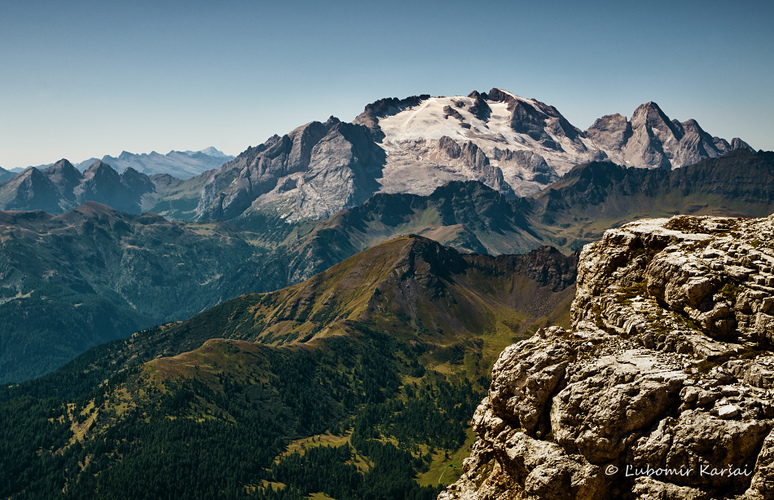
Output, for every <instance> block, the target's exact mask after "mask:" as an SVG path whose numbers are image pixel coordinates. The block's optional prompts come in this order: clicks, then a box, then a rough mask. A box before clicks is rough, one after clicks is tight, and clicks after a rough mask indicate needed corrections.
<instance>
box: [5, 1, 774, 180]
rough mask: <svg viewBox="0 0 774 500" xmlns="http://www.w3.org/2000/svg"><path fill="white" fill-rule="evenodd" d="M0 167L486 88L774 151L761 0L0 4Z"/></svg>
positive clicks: (242, 143)
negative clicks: (684, 127)
mask: <svg viewBox="0 0 774 500" xmlns="http://www.w3.org/2000/svg"><path fill="white" fill-rule="evenodd" d="M0 12H2V14H1V15H0V96H1V97H0V166H1V167H4V168H14V167H26V166H29V165H40V164H47V163H53V162H55V161H57V160H59V159H61V158H67V159H69V160H70V161H72V162H73V163H77V162H80V161H83V160H86V159H88V158H90V157H102V156H103V155H113V156H117V155H118V154H119V153H120V152H121V151H130V152H133V153H149V152H151V151H157V152H160V153H166V152H169V151H170V150H200V149H204V148H206V147H209V146H214V147H216V148H218V149H220V150H222V151H224V152H226V153H228V154H232V155H236V154H238V153H240V152H242V151H244V150H245V149H247V147H249V146H254V145H257V144H260V143H262V142H264V141H265V140H266V139H268V138H269V137H270V136H271V135H273V134H279V135H282V134H284V133H287V132H289V131H290V130H292V129H294V128H296V127H297V126H300V125H303V124H305V123H308V122H310V121H313V120H319V121H324V120H326V119H327V118H328V117H329V116H331V115H333V116H336V117H338V118H340V119H342V120H345V121H351V120H352V119H354V118H355V116H357V115H358V114H359V113H360V112H362V110H363V108H364V107H365V105H366V104H368V103H370V102H373V101H375V100H377V99H380V98H384V97H401V98H402V97H407V96H410V95H416V94H431V95H447V96H448V95H467V94H469V93H470V92H471V91H473V90H479V91H482V92H483V91H488V90H489V89H491V88H492V87H499V88H502V89H505V90H508V91H511V92H513V93H515V94H518V95H520V96H523V97H528V98H535V99H538V100H539V101H542V102H545V103H547V104H550V105H553V106H554V107H556V108H557V109H558V110H559V112H561V113H562V114H563V115H564V116H565V117H566V118H567V119H568V120H569V121H570V122H571V123H572V124H573V125H575V126H577V127H579V128H580V129H586V128H588V127H589V126H590V125H591V124H592V123H593V122H594V120H595V119H596V118H598V117H600V116H603V115H606V114H612V113H620V114H622V115H625V116H627V117H631V115H632V112H633V111H634V109H635V108H636V107H637V106H638V105H640V104H642V103H645V102H648V101H655V102H656V103H658V104H659V106H660V107H661V108H662V110H663V111H664V112H665V113H666V114H667V115H668V116H669V117H670V118H673V119H674V118H676V119H678V120H680V121H685V120H687V119H689V118H694V119H696V120H697V121H698V122H699V124H700V125H701V126H702V128H703V129H704V130H705V131H707V132H708V133H710V134H711V135H715V136H719V137H723V138H726V139H729V140H730V139H731V138H733V137H741V138H742V139H744V140H745V141H747V142H748V143H749V144H750V145H751V146H752V147H753V148H755V149H764V150H774V118H773V117H774V83H772V82H774V29H772V28H771V26H770V23H771V20H772V19H774V2H770V1H745V0H741V1H739V2H734V3H729V2H719V1H714V0H704V1H693V0H685V1H682V0H670V1H669V2H666V1H660V0H651V1H649V2H622V1H620V0H615V1H587V2H578V1H577V0H576V1H573V2H569V1H553V2H552V1H539V2H538V1H534V0H533V1H530V2H522V1H518V0H514V1H490V2H486V3H479V4H473V3H472V2H469V1H465V2H460V1H455V0H447V1H426V2H421V1H411V2H409V1H402V0H397V1H390V2H384V1H379V2H373V1H368V0H357V1H349V0H346V1H336V0H328V1H311V0H282V1H271V2H269V1H263V0H252V1H248V0H220V1H218V2H215V1H197V0H189V1H185V2H183V1H165V0H154V1H131V0H126V1H124V2H105V1H94V2H91V1H78V0H71V1H61V0H57V1H47V0H37V1H34V2H30V1H29V0H22V1H17V0H0Z"/></svg>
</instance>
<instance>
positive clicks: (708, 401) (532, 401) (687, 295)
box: [439, 216, 774, 500]
mask: <svg viewBox="0 0 774 500" xmlns="http://www.w3.org/2000/svg"><path fill="white" fill-rule="evenodd" d="M571 316H572V321H573V328H572V329H570V330H564V329H562V328H559V327H548V328H544V329H541V330H540V331H538V332H537V333H536V334H535V335H534V336H533V337H532V338H530V339H528V340H525V341H522V342H520V343H518V344H514V345H511V346H509V347H508V348H506V349H505V350H504V351H503V353H502V354H501V355H500V358H499V359H498V361H497V362H496V364H495V366H494V368H493V370H492V384H491V387H490V389H489V394H488V396H487V397H486V398H485V399H484V400H483V401H482V403H481V405H480V406H479V407H478V409H477V410H476V413H475V415H474V416H473V426H474V429H475V431H476V433H477V436H478V440H477V442H476V444H475V445H474V447H473V450H472V452H471V456H470V457H468V458H467V459H466V460H465V462H464V465H463V475H462V477H461V478H460V479H459V480H458V481H457V482H456V483H455V484H453V485H451V486H449V488H447V490H446V491H444V492H442V493H441V495H440V496H439V499H441V500H449V499H482V500H483V499H487V500H490V499H491V500H495V499H610V498H622V499H686V498H690V499H715V498H733V499H737V500H742V499H745V500H753V499H774V400H773V399H772V395H773V394H772V391H773V390H774V347H772V340H774V216H772V217H769V218H766V219H733V218H716V217H689V216H678V217H673V218H671V219H654V220H644V221H639V222H636V223H632V224H628V225H625V226H623V227H621V228H618V229H612V230H610V231H607V232H606V233H605V235H604V237H603V238H602V240H600V241H598V242H596V243H592V244H590V245H587V246H586V247H585V248H584V250H583V252H582V254H581V257H580V263H579V266H578V283H577V292H576V297H575V301H574V302H573V306H572V311H571Z"/></svg>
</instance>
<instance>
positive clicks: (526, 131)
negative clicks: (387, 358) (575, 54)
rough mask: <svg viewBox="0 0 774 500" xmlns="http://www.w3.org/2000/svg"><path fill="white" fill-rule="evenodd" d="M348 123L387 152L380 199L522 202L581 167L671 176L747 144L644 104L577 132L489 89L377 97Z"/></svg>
mask: <svg viewBox="0 0 774 500" xmlns="http://www.w3.org/2000/svg"><path fill="white" fill-rule="evenodd" d="M354 122H355V123H359V124H362V125H366V126H368V127H369V128H371V129H372V130H374V131H375V132H376V134H375V135H376V136H377V137H378V138H379V140H378V143H379V145H380V146H381V147H382V148H383V149H384V150H385V152H386V153H387V162H386V164H385V166H384V169H383V174H384V175H383V177H382V179H381V181H380V182H381V186H382V188H381V191H384V192H412V193H417V194H427V193H429V192H431V191H432V190H433V189H434V188H435V187H437V186H438V185H440V184H443V183H444V182H448V181H451V180H462V179H466V180H470V179H475V180H481V181H483V182H484V183H485V184H487V185H489V186H490V187H493V188H495V189H498V190H500V191H503V192H507V191H509V190H513V192H515V193H517V194H520V195H526V194H531V193H534V192H537V191H539V190H540V189H542V188H543V187H545V186H546V185H548V184H549V183H550V182H553V181H555V180H556V179H558V178H559V177H560V176H561V175H563V174H564V173H566V172H567V171H569V170H570V169H571V168H572V167H573V166H575V165H578V164H581V163H586V162H589V161H594V160H603V159H610V160H612V161H614V162H616V163H619V164H621V165H626V166H634V167H643V168H656V167H660V168H665V169H671V168H676V167H681V166H684V165H690V164H693V163H696V162H697V161H699V160H702V159H704V158H715V157H718V156H720V155H722V154H724V153H727V152H728V151H731V150H733V149H738V148H740V147H749V146H747V145H746V144H745V143H744V142H742V141H741V140H739V139H735V140H734V141H732V143H731V144H729V143H728V142H727V141H725V140H723V139H719V138H717V137H711V136H710V135H709V134H707V133H706V132H704V131H703V130H702V129H701V127H699V124H698V123H696V121H695V120H688V121H686V122H682V123H680V122H678V121H677V120H670V119H669V118H668V117H667V116H666V115H665V114H664V113H663V111H661V109H660V108H659V107H658V105H657V104H656V103H653V102H649V103H647V104H643V105H642V106H640V107H638V108H637V109H636V110H635V111H634V114H633V115H632V119H631V120H627V119H626V118H625V117H624V116H621V115H618V114H616V115H609V116H604V117H602V118H600V119H598V120H597V121H596V122H595V123H594V125H592V126H591V127H590V128H589V129H588V130H586V131H581V130H579V129H578V128H577V127H575V126H573V125H572V124H570V123H569V122H568V121H567V119H565V118H564V117H563V116H562V115H561V113H559V111H557V109H556V108H554V107H553V106H549V105H547V104H544V103H542V102H540V101H537V100H535V99H525V98H523V97H519V96H517V95H514V94H512V93H510V92H507V91H504V90H501V89H496V88H495V89H492V90H491V91H490V92H489V93H483V94H480V93H478V92H475V91H474V92H472V93H471V94H470V95H468V96H454V97H430V96H419V97H414V98H409V99H404V100H397V99H385V100H382V101H377V102H375V103H373V104H370V105H368V106H367V107H366V110H365V111H364V112H363V113H362V114H361V115H360V116H358V117H357V118H356V119H355V120H354ZM466 152H467V154H466ZM503 181H504V182H503Z"/></svg>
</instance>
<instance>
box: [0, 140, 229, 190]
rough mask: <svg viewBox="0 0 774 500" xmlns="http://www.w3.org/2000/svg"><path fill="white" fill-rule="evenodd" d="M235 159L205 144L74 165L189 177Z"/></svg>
mask: <svg viewBox="0 0 774 500" xmlns="http://www.w3.org/2000/svg"><path fill="white" fill-rule="evenodd" d="M233 159H234V157H233V156H231V155H227V154H225V153H223V152H222V151H218V150H217V149H215V148H213V147H209V148H205V149H202V150H201V151H170V152H169V153H167V154H161V153H157V152H156V151H152V152H151V153H140V154H137V153H130V152H128V151H122V152H121V154H120V155H118V157H115V156H110V155H105V156H103V157H102V158H89V159H88V160H84V161H82V162H80V163H77V164H75V168H77V169H78V170H80V171H81V172H83V171H84V170H86V169H88V168H89V167H90V166H91V165H92V164H93V163H94V162H95V161H101V162H103V163H107V164H109V165H111V166H112V167H113V168H115V169H116V170H117V171H118V172H123V171H124V170H126V169H127V168H133V169H134V170H137V171H138V172H141V173H143V174H146V175H153V174H167V175H171V176H173V177H177V178H178V179H188V178H189V177H194V176H196V175H199V174H201V173H204V172H206V171H207V170H212V169H214V168H218V167H220V166H221V165H223V164H224V163H225V162H227V161H229V160H233ZM52 165H54V164H53V163H50V164H46V165H36V166H35V167H26V168H14V169H11V170H10V172H11V175H15V174H17V173H20V172H23V171H25V170H27V169H28V168H37V169H38V170H43V169H45V168H48V167H50V166H52ZM4 172H9V171H7V170H2V169H0V182H2V181H3V180H4V174H3V173H4Z"/></svg>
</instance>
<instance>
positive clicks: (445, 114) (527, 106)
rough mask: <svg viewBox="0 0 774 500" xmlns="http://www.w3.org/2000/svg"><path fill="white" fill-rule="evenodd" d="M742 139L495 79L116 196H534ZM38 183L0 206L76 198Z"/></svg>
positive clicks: (139, 163) (369, 111)
mask: <svg viewBox="0 0 774 500" xmlns="http://www.w3.org/2000/svg"><path fill="white" fill-rule="evenodd" d="M739 149H745V150H749V149H750V147H749V146H748V145H747V144H746V143H745V142H744V141H742V140H740V139H733V140H731V141H730V142H729V141H726V140H724V139H720V138H718V137H712V136H710V135H709V134H707V133H706V132H705V131H704V130H703V129H702V128H701V127H700V126H699V125H698V123H697V122H696V121H695V120H687V121H684V122H679V121H677V120H670V119H669V118H668V117H667V116H666V114H664V112H663V111H662V110H661V109H660V108H659V107H658V105H657V104H655V103H653V102H649V103H647V104H643V105H642V106H640V107H638V108H637V109H636V110H635V111H634V113H633V114H632V117H631V119H627V118H625V117H624V116H621V115H608V116H604V117H602V118H600V119H598V120H597V121H596V122H595V123H594V124H593V125H592V126H591V127H590V128H589V129H588V130H585V131H582V130H580V129H578V128H577V127H575V126H573V125H571V124H570V123H569V122H568V121H567V120H566V119H565V118H564V117H563V116H562V115H561V114H560V113H559V111H558V110H556V108H554V107H552V106H549V105H547V104H544V103H541V102H539V101H537V100H534V99H525V98H522V97H518V96H516V95H514V94H512V93H510V92H507V91H504V90H500V89H496V88H495V89H492V90H490V91H489V92H488V93H479V92H476V91H474V92H472V93H471V94H470V95H468V96H455V97H430V96H427V95H422V96H414V97H409V98H406V99H397V98H391V99H382V100H379V101H376V102H374V103H372V104H369V105H367V106H366V107H365V110H364V111H363V113H361V114H360V115H359V116H358V117H356V118H355V119H354V120H353V122H352V123H346V122H342V121H340V120H338V119H336V118H334V117H331V118H330V119H328V120H327V121H326V122H311V123H308V124H306V125H302V126H300V127H298V128H296V129H295V130H293V131H291V132H289V133H288V134H286V135H283V136H282V137H280V136H277V135H275V136H273V137H271V138H270V139H269V140H268V141H266V142H265V143H263V144H261V145H259V146H256V147H250V148H248V149H247V150H245V151H244V152H243V153H241V154H240V155H239V156H237V157H236V158H234V159H233V160H231V161H228V162H225V163H223V160H224V159H225V157H223V156H222V155H220V156H215V157H213V158H214V159H215V160H214V161H216V162H218V161H219V162H221V164H222V166H219V168H216V169H212V170H208V171H206V172H203V173H201V174H199V175H196V176H194V177H191V178H187V179H184V180H183V179H180V178H174V175H169V174H173V172H177V170H174V169H175V168H177V167H174V165H172V166H168V167H164V168H166V169H167V171H166V174H167V175H166V176H163V177H161V178H159V177H154V176H150V177H148V176H145V177H139V176H136V175H134V177H137V178H138V181H137V182H136V184H137V186H135V187H136V188H139V189H140V190H141V192H139V191H137V192H134V193H133V195H132V202H131V207H127V206H126V205H122V206H121V207H118V206H114V208H117V209H120V210H126V209H127V208H131V209H132V210H129V211H130V212H133V213H141V212H147V211H152V212H155V213H159V214H160V215H163V216H165V217H167V218H171V219H177V220H189V221H193V220H212V219H221V220H232V219H235V218H237V217H250V216H252V215H254V214H256V213H258V214H260V216H262V217H273V218H280V219H282V220H285V221H290V222H295V221H302V220H318V219H325V218H328V217H331V216H332V215H334V214H335V213H337V212H339V211H341V210H343V209H347V208H352V207H355V206H358V205H360V204H362V203H363V202H365V201H366V200H367V199H369V198H370V197H371V196H373V195H374V194H377V193H386V194H418V195H429V194H430V193H432V192H433V191H434V190H435V189H436V188H438V187H440V186H442V185H444V184H446V183H448V182H451V181H478V182H482V183H483V184H485V185H487V186H489V187H491V188H492V189H495V190H497V191H499V192H501V193H503V194H504V195H506V196H508V197H514V196H516V195H519V196H527V195H532V194H535V193H537V192H538V191H540V190H542V189H544V188H545V187H547V186H548V185H549V184H550V183H552V182H555V181H557V180H558V179H559V178H560V177H561V176H562V175H564V174H565V173H567V172H568V171H569V170H570V169H571V168H572V167H574V166H576V165H579V164H583V163H588V162H591V161H612V162H614V163H618V164H620V165H622V166H626V167H640V168H649V169H653V168H658V169H663V170H671V169H674V168H677V167H683V166H686V165H690V164H693V163H696V162H698V161H701V160H703V159H711V158H717V157H719V156H721V155H723V154H726V153H728V152H731V151H734V150H739ZM217 153H219V152H217ZM197 154H201V155H205V153H204V152H200V153H197ZM181 155H182V156H183V157H185V158H186V159H191V158H193V157H192V156H191V155H190V154H189V153H178V152H171V153H170V154H169V155H166V157H164V158H165V159H164V161H166V162H167V164H168V165H169V162H172V163H174V161H177V160H175V159H174V158H172V156H174V157H175V158H178V157H180V156H181ZM160 156H161V155H156V156H154V154H151V155H139V156H138V155H128V154H127V155H124V154H122V155H121V156H119V157H118V158H110V157H105V158H103V160H101V161H102V163H104V164H110V165H112V166H113V167H114V169H118V170H120V169H121V168H124V167H126V168H131V171H132V172H134V173H144V172H146V171H150V170H153V169H150V167H148V164H150V163H153V162H156V161H157V157H160ZM205 156H207V157H208V158H209V157H210V156H208V155H205ZM186 161H187V160H186ZM59 163H60V164H61V163H62V162H59ZM119 166H120V167H121V168H119ZM88 168H89V169H91V166H90V167H88ZM154 169H155V167H154ZM170 169H173V170H170ZM36 170H39V169H36ZM46 170H47V169H46ZM46 170H43V172H45V171H46ZM30 171H31V169H28V171H27V172H26V175H27V176H31V175H33V174H31V173H30ZM127 171H129V170H127ZM86 172H88V169H87V171H86ZM112 177H114V176H112ZM146 177H147V178H146ZM106 180H109V179H108V178H107V177H106ZM140 180H141V182H140ZM110 182H114V183H115V181H114V180H113V181H110ZM140 183H141V184H142V186H141V187H140V185H139V184H140ZM36 187H37V186H36V185H33V184H31V183H29V182H28V183H26V184H25V183H22V182H21V179H16V180H14V179H12V180H11V181H6V182H5V183H4V184H2V185H0V209H5V210H9V209H27V210H34V209H42V210H50V209H54V208H55V207H57V206H58V207H60V210H63V209H64V207H66V206H69V201H68V200H62V199H61V197H62V196H65V197H66V196H67V195H68V194H69V192H70V187H69V186H57V188H56V189H47V188H46V187H45V186H41V187H40V192H38V191H37V190H36V189H35V188H36ZM100 189H102V190H103V191H104V190H105V189H114V188H113V187H108V188H100ZM30 190H32V191H30ZM57 196H59V197H57ZM82 198H83V197H82ZM86 199H90V200H92V201H102V200H98V199H94V198H88V197H86V198H83V201H85V200H86ZM135 204H136V205H137V207H135V206H134V205H135Z"/></svg>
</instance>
